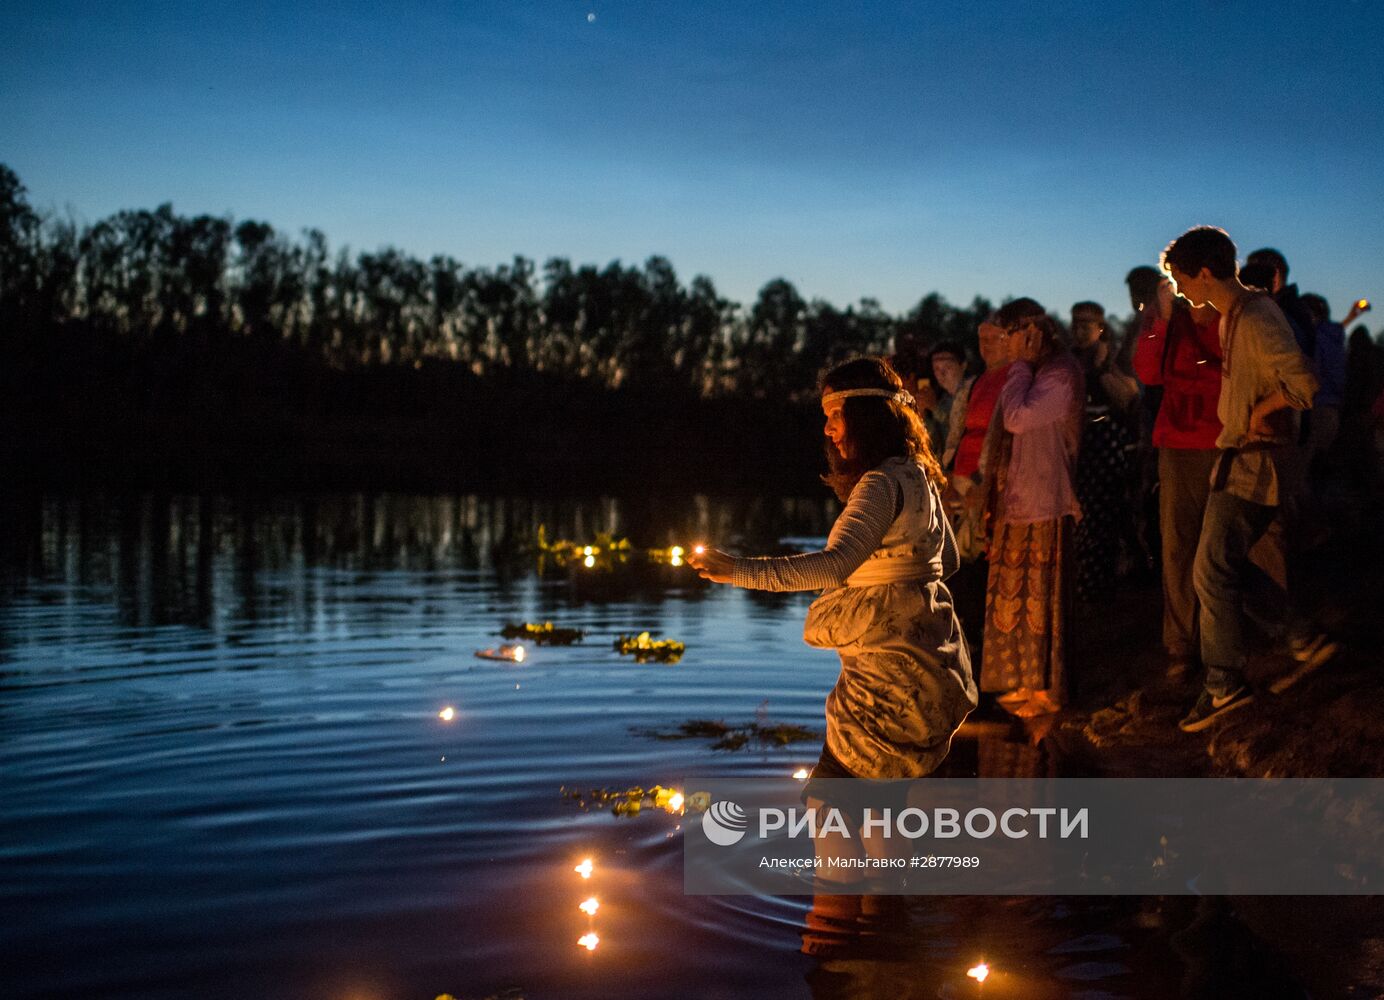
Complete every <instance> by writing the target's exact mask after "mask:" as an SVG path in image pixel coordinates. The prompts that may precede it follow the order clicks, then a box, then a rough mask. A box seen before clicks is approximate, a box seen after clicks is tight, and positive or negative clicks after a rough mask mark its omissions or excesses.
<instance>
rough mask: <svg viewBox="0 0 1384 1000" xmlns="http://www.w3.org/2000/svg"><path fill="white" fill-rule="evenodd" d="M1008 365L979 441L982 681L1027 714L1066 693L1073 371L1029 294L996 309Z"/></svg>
mask: <svg viewBox="0 0 1384 1000" xmlns="http://www.w3.org/2000/svg"><path fill="white" fill-rule="evenodd" d="M996 323H997V324H998V325H999V326H1000V327H1002V328H1003V329H1004V330H1005V333H1006V335H1007V337H1008V347H1009V357H1010V359H1011V364H1010V366H1009V370H1008V373H1007V375H1006V378H1005V383H1004V388H1003V389H1001V390H1000V397H999V402H998V404H997V406H996V413H995V419H994V420H992V421H991V425H990V434H989V435H988V438H989V439H988V440H987V442H986V448H987V449H988V451H989V453H990V454H989V457H988V458H987V462H986V467H987V469H989V470H990V472H989V476H988V482H987V484H986V485H987V487H988V495H989V518H988V523H989V526H990V534H991V539H990V544H989V546H988V548H989V554H990V555H989V558H990V571H989V577H988V580H987V583H986V594H985V643H984V649H983V653H982V665H981V671H980V687H981V690H982V691H990V692H995V693H997V694H999V699H998V700H999V702H1000V704H1001V705H1003V706H1004V707H1005V708H1007V709H1008V710H1009V711H1011V712H1013V713H1014V714H1015V715H1018V716H1022V717H1024V718H1028V717H1031V716H1036V715H1044V714H1046V713H1049V712H1055V711H1057V710H1058V709H1059V708H1061V707H1062V703H1063V701H1064V699H1065V697H1066V684H1067V678H1066V638H1067V635H1066V633H1067V616H1068V612H1069V610H1070V605H1071V599H1070V596H1069V593H1070V583H1071V577H1072V566H1071V555H1070V552H1071V537H1072V528H1073V525H1074V523H1075V522H1076V520H1077V519H1078V518H1080V517H1081V507H1080V505H1079V504H1078V503H1077V499H1076V488H1075V483H1074V480H1075V472H1076V458H1077V449H1078V447H1079V445H1080V442H1081V419H1082V410H1083V404H1084V401H1085V391H1084V378H1083V376H1082V372H1081V367H1080V365H1079V364H1078V363H1077V361H1076V359H1075V358H1073V357H1072V355H1071V353H1070V352H1068V351H1066V350H1064V349H1063V348H1062V347H1061V346H1060V345H1059V344H1058V342H1057V324H1056V323H1055V322H1054V321H1053V320H1052V319H1051V318H1050V317H1049V316H1048V315H1047V313H1046V312H1045V311H1044V309H1043V307H1042V306H1040V305H1039V304H1038V303H1037V302H1035V301H1033V300H1032V299H1017V300H1016V301H1014V302H1010V303H1009V304H1008V305H1006V306H1004V307H1003V308H1002V309H1000V311H999V313H998V314H997V316H996Z"/></svg>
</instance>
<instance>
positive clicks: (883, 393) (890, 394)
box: [822, 389, 913, 406]
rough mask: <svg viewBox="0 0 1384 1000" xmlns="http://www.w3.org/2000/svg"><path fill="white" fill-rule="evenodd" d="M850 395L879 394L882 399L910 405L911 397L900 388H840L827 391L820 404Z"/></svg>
mask: <svg viewBox="0 0 1384 1000" xmlns="http://www.w3.org/2000/svg"><path fill="white" fill-rule="evenodd" d="M852 396H879V397H881V398H883V399H892V400H893V401H894V402H896V403H898V404H899V405H901V406H912V405H913V397H912V396H910V395H909V394H908V393H906V392H904V391H903V390H902V389H899V390H897V391H896V390H894V389H842V390H841V391H840V392H829V393H827V394H826V395H825V396H823V397H822V405H823V406H826V405H827V404H828V403H830V402H833V401H835V400H838V399H850V398H851V397H852Z"/></svg>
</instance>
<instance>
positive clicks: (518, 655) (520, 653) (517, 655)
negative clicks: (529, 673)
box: [510, 646, 527, 663]
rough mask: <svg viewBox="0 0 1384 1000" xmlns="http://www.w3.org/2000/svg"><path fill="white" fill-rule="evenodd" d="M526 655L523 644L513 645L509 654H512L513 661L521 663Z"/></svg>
mask: <svg viewBox="0 0 1384 1000" xmlns="http://www.w3.org/2000/svg"><path fill="white" fill-rule="evenodd" d="M526 655H527V654H526V653H525V652H524V647H523V646H515V647H514V652H513V653H511V654H510V656H512V657H513V658H514V662H515V663H523V662H524V657H525V656H526Z"/></svg>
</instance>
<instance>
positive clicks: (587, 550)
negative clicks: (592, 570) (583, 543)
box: [581, 545, 596, 556]
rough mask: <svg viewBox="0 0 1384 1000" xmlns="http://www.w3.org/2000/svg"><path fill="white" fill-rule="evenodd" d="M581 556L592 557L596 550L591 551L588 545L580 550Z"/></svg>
mask: <svg viewBox="0 0 1384 1000" xmlns="http://www.w3.org/2000/svg"><path fill="white" fill-rule="evenodd" d="M581 554H582V555H584V556H594V555H595V554H596V550H595V549H593V548H592V547H591V546H590V545H588V546H587V547H586V548H584V549H582V550H581Z"/></svg>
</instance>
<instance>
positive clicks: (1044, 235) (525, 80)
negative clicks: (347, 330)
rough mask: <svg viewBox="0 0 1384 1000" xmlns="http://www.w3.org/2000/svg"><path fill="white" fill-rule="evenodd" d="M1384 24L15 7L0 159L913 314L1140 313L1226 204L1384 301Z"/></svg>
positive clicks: (113, 199)
mask: <svg viewBox="0 0 1384 1000" xmlns="http://www.w3.org/2000/svg"><path fill="white" fill-rule="evenodd" d="M592 15H594V17H592ZM1381 29H1384V4H1381V3H1379V2H1376V0H1355V2H1351V0H1334V2H1333V0H1326V2H1323V3H1303V2H1300V0H1299V2H1293V3H1255V4H1250V3H1242V2H1229V0H1215V2H1212V0H1174V2H1172V3H1149V2H1139V3H1129V4H1124V3H1100V4H1096V3H1089V4H1076V3H1066V2H1046V3H1008V2H997V3H986V4H982V3H974V2H973V3H940V2H918V3H911V4H885V3H880V2H871V3H868V4H852V3H844V2H841V3H833V4H821V3H809V2H784V3H778V2H764V0H754V2H750V3H746V2H743V0H737V2H731V3H693V2H682V3H674V2H665V0H620V2H611V0H585V2H579V3H578V2H528V0H506V2H498V3H482V2H469V0H454V2H450V3H441V2H439V3H399V4H379V3H369V4H360V5H352V4H347V3H340V2H332V3H321V4H313V5H290V4H278V3H266V4H262V5H250V4H224V3H219V4H203V3H194V2H168V3H148V2H136V3H101V4H96V3H92V4H68V3H60V2H50V0H45V2H37V3H34V2H25V0H10V2H8V3H6V4H5V5H4V6H3V8H0V94H3V97H2V98H0V162H5V163H8V164H9V165H10V166H11V167H13V168H14V169H15V170H16V171H17V172H18V173H19V175H20V177H21V179H22V180H23V181H24V183H25V184H26V185H27V186H28V188H29V191H30V199H31V201H32V202H33V203H34V204H35V205H36V206H38V207H40V208H46V209H52V210H57V211H66V210H68V209H70V210H71V211H72V212H74V213H75V214H76V216H77V217H78V218H80V219H84V220H94V219H97V218H100V217H101V216H103V215H105V214H107V213H109V212H112V211H115V210H117V209H120V208H148V207H154V206H156V205H157V204H159V203H160V202H163V201H172V202H173V204H174V207H175V208H176V209H177V210H178V211H180V212H183V213H187V214H194V213H200V212H210V213H230V214H233V215H234V216H236V217H237V218H256V219H262V220H264V221H268V222H270V223H272V224H273V225H274V226H275V227H277V228H279V229H281V230H288V231H296V230H298V229H300V228H302V227H305V226H316V227H318V228H321V229H322V230H324V231H325V232H326V233H327V235H328V237H329V238H330V240H331V242H332V244H333V246H340V245H341V244H343V243H345V244H349V245H350V246H351V247H352V248H354V249H375V248H377V247H380V246H383V245H386V244H393V245H396V246H399V247H401V248H403V249H405V250H407V251H409V252H411V253H413V254H415V255H419V256H428V255H431V254H433V253H437V252H446V253H450V254H452V255H453V256H455V257H457V258H459V259H461V260H462V261H464V262H465V263H467V264H470V265H477V264H487V265H489V264H495V263H499V262H502V261H507V260H508V259H509V258H510V257H511V256H512V255H514V254H516V253H519V254H524V255H525V256H529V257H532V258H535V259H536V260H538V261H539V262H540V263H541V262H542V261H543V260H544V259H546V258H547V257H550V256H565V257H569V258H571V259H572V260H573V261H574V262H578V263H581V262H593V263H597V264H604V263H606V262H608V261H610V260H613V259H617V258H618V259H621V260H623V261H625V262H626V263H638V262H642V261H643V260H644V259H645V258H646V257H648V256H649V255H651V254H663V255H665V256H667V257H668V258H669V259H670V260H671V261H672V262H673V264H674V266H675V267H676V269H677V271H678V274H679V277H680V278H682V279H683V281H688V280H690V279H691V278H692V276H693V275H694V274H697V273H705V274H708V275H710V276H711V277H712V278H713V279H714V280H715V282H716V284H717V286H718V288H720V289H721V291H722V293H723V294H727V295H729V296H730V297H732V298H734V299H736V300H738V301H740V302H742V303H749V302H751V301H752V300H753V298H754V295H755V293H756V291H757V290H758V288H759V287H760V286H761V285H762V284H763V283H764V282H766V281H768V280H770V279H771V278H775V277H778V276H783V277H786V278H788V279H789V280H791V281H793V282H794V283H795V284H796V285H797V286H798V288H799V290H800V291H801V292H802V293H803V294H804V295H805V296H807V297H823V298H827V299H829V300H831V301H833V302H835V303H836V304H837V305H841V306H844V305H846V304H848V303H850V302H854V301H856V300H857V299H859V298H860V297H862V296H874V297H876V298H878V299H879V300H880V301H881V302H882V303H883V305H884V307H885V308H886V309H889V310H891V311H896V312H897V311H903V310H906V309H907V308H909V307H911V306H912V305H913V304H914V303H915V302H916V301H917V300H918V299H919V298H920V297H921V296H922V295H923V294H925V293H926V292H928V291H931V290H934V289H935V290H938V291H940V292H942V293H943V294H944V295H946V296H947V297H948V298H949V299H951V300H952V301H955V302H958V303H964V302H968V301H969V300H970V299H971V297H972V296H974V295H976V294H983V295H986V296H988V297H990V298H992V299H995V300H998V299H1001V298H1003V297H1005V296H1008V295H1021V294H1030V295H1033V296H1035V297H1036V298H1038V299H1039V300H1040V301H1042V302H1043V303H1044V304H1046V305H1048V306H1049V307H1050V308H1053V309H1056V310H1059V311H1065V310H1066V308H1067V307H1068V306H1070V304H1071V303H1072V302H1073V301H1075V300H1077V299H1079V298H1087V297H1092V298H1096V299H1098V300H1100V301H1102V302H1104V303H1105V304H1106V305H1107V307H1113V308H1115V309H1116V310H1117V311H1118V312H1120V313H1123V312H1125V311H1127V310H1128V299H1127V297H1126V296H1125V294H1124V289H1123V285H1122V279H1123V277H1124V274H1125V272H1126V271H1127V270H1128V268H1129V267H1131V266H1133V265H1135V264H1139V263H1153V262H1154V261H1155V259H1156V255H1157V252H1158V250H1159V249H1160V248H1161V247H1162V246H1163V245H1164V244H1165V243H1166V242H1167V241H1168V240H1169V239H1170V238H1171V237H1173V236H1175V235H1177V234H1178V233H1179V232H1181V231H1182V230H1183V229H1185V228H1187V227H1188V226H1190V225H1194V224H1198V223H1213V224H1217V225H1222V226H1225V227H1226V228H1227V229H1228V230H1229V231H1230V233H1231V235H1232V236H1233V237H1234V238H1235V240H1236V242H1237V243H1238V245H1239V246H1240V248H1241V250H1242V253H1243V252H1248V251H1249V250H1252V249H1255V248H1256V247H1258V246H1261V245H1264V244H1272V245H1276V246H1278V247H1279V248H1280V249H1282V250H1283V251H1284V252H1285V254H1286V255H1287V257H1288V260H1289V262H1290V264H1291V266H1292V272H1293V273H1292V278H1293V279H1295V280H1298V281H1300V283H1301V285H1302V288H1303V290H1304V291H1307V290H1315V291H1319V292H1321V293H1323V294H1325V295H1326V296H1327V297H1328V299H1329V300H1330V302H1331V305H1332V309H1333V314H1334V315H1336V316H1337V317H1339V316H1340V314H1341V313H1342V312H1344V310H1345V308H1346V306H1347V305H1348V303H1349V300H1350V299H1352V298H1354V297H1355V296H1357V295H1368V296H1370V297H1372V298H1373V297H1378V298H1380V299H1382V300H1384V51H1382V50H1381V44H1380V43H1381V41H1382V40H1384V30H1381ZM1367 319H1368V320H1370V324H1369V325H1370V326H1371V328H1372V329H1377V328H1378V327H1379V325H1380V324H1379V321H1378V320H1377V319H1376V318H1375V315H1374V314H1371V315H1369V316H1368V317H1367Z"/></svg>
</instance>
